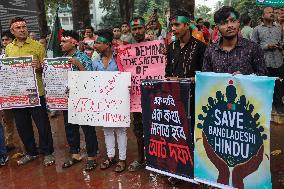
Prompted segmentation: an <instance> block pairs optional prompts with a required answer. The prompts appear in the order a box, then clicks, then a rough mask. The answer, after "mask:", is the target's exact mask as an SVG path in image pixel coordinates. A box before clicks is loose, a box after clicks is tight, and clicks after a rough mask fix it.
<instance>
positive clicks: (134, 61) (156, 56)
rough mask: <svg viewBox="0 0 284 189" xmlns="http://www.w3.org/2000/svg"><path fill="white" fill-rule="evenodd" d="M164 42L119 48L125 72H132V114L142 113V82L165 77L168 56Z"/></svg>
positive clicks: (119, 55) (150, 42) (143, 43)
mask: <svg viewBox="0 0 284 189" xmlns="http://www.w3.org/2000/svg"><path fill="white" fill-rule="evenodd" d="M164 49H165V44H164V41H163V40H156V41H148V42H141V43H136V44H130V45H123V46H118V47H117V49H116V50H117V53H118V57H119V60H120V62H121V64H122V66H123V68H124V71H126V72H131V112H141V111H142V109H141V89H140V85H141V81H142V80H144V79H149V80H151V79H163V78H164V77H165V66H166V56H165V55H164V54H163V53H162V51H163V50H164Z"/></svg>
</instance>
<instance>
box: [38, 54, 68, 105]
mask: <svg viewBox="0 0 284 189" xmlns="http://www.w3.org/2000/svg"><path fill="white" fill-rule="evenodd" d="M68 60H69V58H68V57H60V58H46V59H44V73H43V76H44V87H45V98H46V105H47V108H48V109H49V110H68V92H67V87H68V71H71V70H72V65H71V64H69V63H68Z"/></svg>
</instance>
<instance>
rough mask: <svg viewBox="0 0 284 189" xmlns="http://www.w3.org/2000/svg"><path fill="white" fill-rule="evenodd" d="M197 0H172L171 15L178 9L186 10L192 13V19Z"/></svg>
mask: <svg viewBox="0 0 284 189" xmlns="http://www.w3.org/2000/svg"><path fill="white" fill-rule="evenodd" d="M194 6H195V0H170V9H171V15H172V14H173V12H174V11H175V10H177V9H181V10H185V11H187V12H188V13H190V14H191V19H193V18H194Z"/></svg>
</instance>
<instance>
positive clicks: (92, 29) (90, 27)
mask: <svg viewBox="0 0 284 189" xmlns="http://www.w3.org/2000/svg"><path fill="white" fill-rule="evenodd" d="M86 29H90V30H91V31H92V32H93V33H94V28H93V27H92V26H86V27H85V31H86Z"/></svg>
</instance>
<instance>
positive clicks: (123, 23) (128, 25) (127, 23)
mask: <svg viewBox="0 0 284 189" xmlns="http://www.w3.org/2000/svg"><path fill="white" fill-rule="evenodd" d="M124 24H126V25H127V26H129V23H128V22H122V24H121V26H122V25H124Z"/></svg>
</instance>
